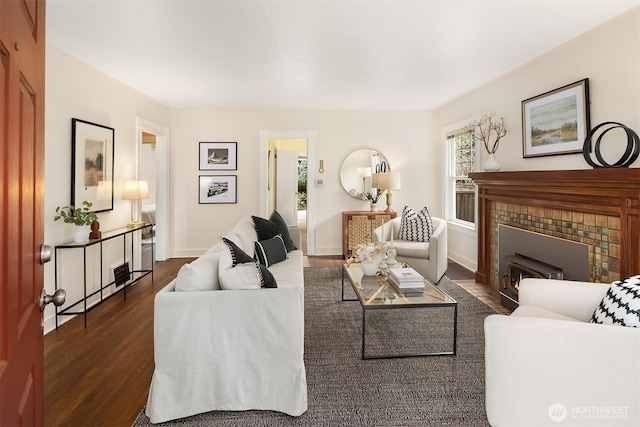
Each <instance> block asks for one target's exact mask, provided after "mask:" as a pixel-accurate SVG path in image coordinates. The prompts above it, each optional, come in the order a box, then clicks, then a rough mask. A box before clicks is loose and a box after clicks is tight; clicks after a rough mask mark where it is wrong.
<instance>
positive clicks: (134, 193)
mask: <svg viewBox="0 0 640 427" xmlns="http://www.w3.org/2000/svg"><path fill="white" fill-rule="evenodd" d="M148 198H149V184H148V183H147V181H136V180H127V181H125V182H124V188H123V189H122V199H123V200H140V199H148Z"/></svg>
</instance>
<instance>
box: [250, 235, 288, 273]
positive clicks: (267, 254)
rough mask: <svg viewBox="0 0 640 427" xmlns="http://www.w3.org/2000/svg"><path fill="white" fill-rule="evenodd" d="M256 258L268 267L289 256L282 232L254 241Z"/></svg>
mask: <svg viewBox="0 0 640 427" xmlns="http://www.w3.org/2000/svg"><path fill="white" fill-rule="evenodd" d="M254 245H255V250H256V259H257V260H258V262H259V263H260V264H262V265H264V266H265V267H269V266H271V265H273V264H276V263H278V262H280V261H284V260H285V259H287V258H289V254H288V253H287V247H286V246H285V244H284V240H283V239H282V234H278V235H277V236H274V237H272V238H270V239H267V240H260V241H259V242H255V244H254Z"/></svg>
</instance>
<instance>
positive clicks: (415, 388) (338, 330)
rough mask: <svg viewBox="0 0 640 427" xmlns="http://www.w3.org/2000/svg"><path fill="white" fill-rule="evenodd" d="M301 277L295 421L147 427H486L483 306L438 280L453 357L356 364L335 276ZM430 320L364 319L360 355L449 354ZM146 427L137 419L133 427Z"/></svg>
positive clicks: (335, 272)
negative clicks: (303, 394)
mask: <svg viewBox="0 0 640 427" xmlns="http://www.w3.org/2000/svg"><path fill="white" fill-rule="evenodd" d="M304 274H305V365H306V369H307V384H308V410H307V412H306V413H304V414H303V415H302V416H300V417H297V418H295V417H290V416H288V415H284V414H281V413H277V412H270V411H244V412H220V411H214V412H209V413H206V414H200V415H195V416H192V417H188V418H184V419H180V420H175V421H172V422H167V423H163V424H157V425H162V426H213V425H215V426H487V425H488V423H487V418H486V414H485V405H484V334H483V320H484V318H485V317H486V316H487V315H489V314H493V313H494V312H493V310H491V309H490V308H489V307H488V306H487V305H485V304H484V303H482V302H480V301H479V300H478V299H476V298H475V297H473V296H472V295H470V294H469V293H468V292H466V291H465V290H463V289H462V288H460V287H459V286H458V285H456V284H454V283H453V282H451V281H450V280H449V279H448V278H446V277H445V278H443V279H442V280H441V282H440V285H439V287H440V289H442V290H444V291H445V292H446V293H448V294H449V295H450V296H451V297H453V298H454V299H455V300H456V301H457V302H458V346H457V355H456V356H434V357H415V358H401V359H386V360H361V351H362V347H361V345H362V341H361V338H362V329H361V328H362V309H361V307H360V303H358V302H357V301H353V302H346V301H345V302H343V301H341V272H340V268H338V267H315V268H305V270H304ZM345 289H348V290H349V291H350V292H351V293H350V294H347V293H345V295H346V296H347V297H349V296H353V295H354V294H353V293H352V292H353V291H352V290H351V289H350V288H348V286H347V287H346V288H345ZM438 310H444V309H427V310H422V309H409V310H377V311H376V313H375V314H376V316H375V317H369V314H368V315H367V316H368V317H367V322H368V323H367V353H368V354H369V353H370V350H369V348H371V352H374V351H375V353H376V354H377V353H378V352H387V351H389V350H390V349H395V348H396V346H399V347H402V346H406V347H408V348H409V347H414V346H417V347H418V348H417V350H422V349H424V348H426V349H427V350H429V349H431V348H432V349H433V350H434V351H438V349H440V350H441V351H442V350H450V348H451V340H452V335H451V334H450V331H451V327H452V325H451V317H452V310H451V309H450V308H449V309H446V310H449V311H438ZM378 313H380V315H378ZM403 325H405V326H407V327H403ZM409 326H411V328H409ZM414 326H418V327H417V328H414ZM416 330H417V331H418V332H424V331H426V333H423V334H422V335H420V334H418V333H417V332H416ZM369 332H371V335H370V333H369ZM369 343H371V347H369ZM447 346H449V348H444V347H447ZM149 425H151V424H150V423H149V419H148V418H147V417H146V416H145V415H144V411H143V413H142V414H140V416H138V419H137V420H136V422H135V423H134V427H138V426H149Z"/></svg>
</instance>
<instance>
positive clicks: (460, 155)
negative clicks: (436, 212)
mask: <svg viewBox="0 0 640 427" xmlns="http://www.w3.org/2000/svg"><path fill="white" fill-rule="evenodd" d="M447 149H448V153H449V156H448V158H449V168H448V170H449V176H448V184H449V185H448V190H447V196H446V197H447V206H448V217H449V218H448V219H449V220H451V221H456V222H460V223H462V224H465V225H468V226H471V227H475V205H476V192H475V185H474V184H473V181H471V179H470V178H469V173H470V172H473V171H474V168H475V162H476V144H475V141H474V137H473V131H472V130H471V129H469V128H464V129H459V130H457V131H455V132H451V133H449V134H448V135H447Z"/></svg>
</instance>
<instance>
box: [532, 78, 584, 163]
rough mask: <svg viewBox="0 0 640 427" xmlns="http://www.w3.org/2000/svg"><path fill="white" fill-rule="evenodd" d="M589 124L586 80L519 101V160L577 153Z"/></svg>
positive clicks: (580, 149) (579, 150)
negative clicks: (520, 106) (520, 157)
mask: <svg viewBox="0 0 640 427" xmlns="http://www.w3.org/2000/svg"><path fill="white" fill-rule="evenodd" d="M590 129H591V124H590V123H589V79H583V80H580V81H577V82H575V83H571V84H569V85H566V86H562V87H560V88H558V89H555V90H552V91H549V92H546V93H543V94H541V95H538V96H534V97H533V98H529V99H525V100H524V101H522V153H523V157H539V156H553V155H557V154H571V153H581V152H582V146H583V144H584V139H585V137H586V136H587V133H588V132H589V130H590Z"/></svg>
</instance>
